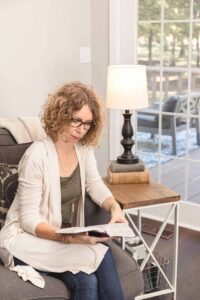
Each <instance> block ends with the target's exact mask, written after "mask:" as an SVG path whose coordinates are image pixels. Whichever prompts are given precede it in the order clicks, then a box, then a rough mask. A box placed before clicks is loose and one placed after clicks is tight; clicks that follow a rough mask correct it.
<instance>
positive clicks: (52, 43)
mask: <svg viewBox="0 0 200 300" xmlns="http://www.w3.org/2000/svg"><path fill="white" fill-rule="evenodd" d="M90 2H91V1H90V0H84V1H83V0H59V1H58V0H1V1H0V116H17V115H27V116H28V115H38V113H39V112H40V108H41V105H42V103H43V102H44V101H45V99H46V97H47V94H48V93H49V92H51V91H52V90H53V89H54V88H56V87H57V86H60V85H62V84H63V83H65V82H67V81H69V80H80V81H83V82H90V81H91V64H80V61H79V48H80V46H90V44H91V23H90V22H91V3H90Z"/></svg>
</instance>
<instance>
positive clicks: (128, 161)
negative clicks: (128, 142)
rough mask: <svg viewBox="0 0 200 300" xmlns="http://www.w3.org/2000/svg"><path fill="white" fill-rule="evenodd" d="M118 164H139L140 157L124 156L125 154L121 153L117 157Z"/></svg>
mask: <svg viewBox="0 0 200 300" xmlns="http://www.w3.org/2000/svg"><path fill="white" fill-rule="evenodd" d="M117 162H118V164H125V165H131V164H137V163H139V157H138V156H137V155H133V157H124V156H123V155H120V156H118V157H117Z"/></svg>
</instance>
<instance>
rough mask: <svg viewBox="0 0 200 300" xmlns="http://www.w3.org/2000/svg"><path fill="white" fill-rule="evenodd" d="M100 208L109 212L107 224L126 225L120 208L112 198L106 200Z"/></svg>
mask: <svg viewBox="0 0 200 300" xmlns="http://www.w3.org/2000/svg"><path fill="white" fill-rule="evenodd" d="M102 206H103V208H104V209H105V210H107V211H109V213H110V215H111V219H110V222H109V223H128V221H127V220H126V219H125V217H124V215H123V212H122V210H121V207H120V206H119V204H118V203H117V201H116V200H115V199H114V198H113V197H110V198H107V199H106V200H105V201H104V202H103V205H102Z"/></svg>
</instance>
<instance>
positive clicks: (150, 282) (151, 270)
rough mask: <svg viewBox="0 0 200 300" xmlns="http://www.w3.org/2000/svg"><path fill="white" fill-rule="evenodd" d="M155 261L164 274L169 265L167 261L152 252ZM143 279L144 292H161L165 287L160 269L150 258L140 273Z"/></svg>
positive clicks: (155, 252)
mask: <svg viewBox="0 0 200 300" xmlns="http://www.w3.org/2000/svg"><path fill="white" fill-rule="evenodd" d="M153 254H154V256H155V258H156V260H157V261H158V263H159V265H160V266H161V268H162V270H163V271H164V273H165V274H166V271H167V266H168V264H169V260H168V259H167V258H166V257H164V256H162V255H161V254H160V253H159V252H157V251H154V252H153ZM142 275H143V279H144V292H145V293H150V292H153V291H155V290H161V289H164V288H165V287H166V280H165V278H164V276H163V275H162V273H161V271H160V269H159V268H158V267H157V266H156V264H155V262H154V260H153V259H152V257H150V258H149V260H148V262H147V264H146V266H145V268H144V270H143V271H142Z"/></svg>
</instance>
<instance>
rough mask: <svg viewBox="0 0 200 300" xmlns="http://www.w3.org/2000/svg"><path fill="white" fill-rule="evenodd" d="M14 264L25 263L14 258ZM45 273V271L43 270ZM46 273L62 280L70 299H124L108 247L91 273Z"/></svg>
mask: <svg viewBox="0 0 200 300" xmlns="http://www.w3.org/2000/svg"><path fill="white" fill-rule="evenodd" d="M14 262H15V265H16V264H25V263H24V262H22V261H19V260H18V259H17V258H14ZM39 272H41V271H39ZM45 273H46V272H45ZM47 274H48V275H51V276H53V277H56V278H58V279H60V280H62V281H63V282H64V283H65V284H66V286H67V287H68V288H69V289H70V292H71V299H72V300H124V296H123V291H122V288H121V284H120V281H119V276H118V272H117V269H116V265H115V262H114V259H113V255H112V252H111V250H110V249H109V250H108V251H107V252H106V254H105V256H104V258H103V260H102V262H101V264H100V265H99V267H98V269H97V270H96V271H95V272H94V273H92V274H89V275H88V274H86V273H84V272H78V273H76V274H73V273H71V272H68V271H66V272H64V273H52V272H48V273H47Z"/></svg>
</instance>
